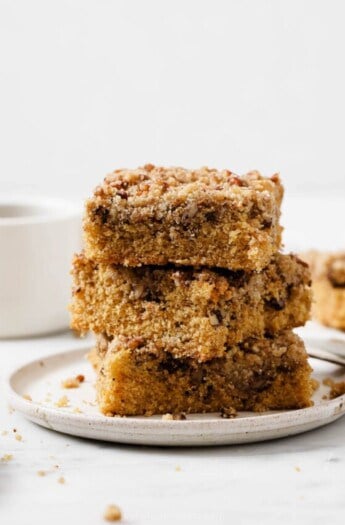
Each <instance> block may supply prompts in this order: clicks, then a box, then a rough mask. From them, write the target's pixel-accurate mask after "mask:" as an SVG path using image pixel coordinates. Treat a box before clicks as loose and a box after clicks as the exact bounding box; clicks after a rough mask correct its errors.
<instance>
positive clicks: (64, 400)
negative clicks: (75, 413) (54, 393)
mask: <svg viewBox="0 0 345 525" xmlns="http://www.w3.org/2000/svg"><path fill="white" fill-rule="evenodd" d="M55 406H56V407H58V408H63V407H68V406H69V399H68V397H67V396H62V397H60V399H59V400H58V401H57V402H56V403H55Z"/></svg>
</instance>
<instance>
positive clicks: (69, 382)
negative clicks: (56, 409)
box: [61, 374, 85, 388]
mask: <svg viewBox="0 0 345 525" xmlns="http://www.w3.org/2000/svg"><path fill="white" fill-rule="evenodd" d="M84 379H85V378H84V376H83V375H81V374H79V375H77V376H75V377H68V378H67V379H65V380H64V381H62V382H61V386H62V388H79V386H80V383H83V382H84Z"/></svg>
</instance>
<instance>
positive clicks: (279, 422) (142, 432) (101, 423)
mask: <svg viewBox="0 0 345 525" xmlns="http://www.w3.org/2000/svg"><path fill="white" fill-rule="evenodd" d="M87 351H88V347H85V346H83V347H80V346H79V347H77V348H70V349H69V350H65V351H63V352H56V353H54V354H49V355H47V356H42V357H40V358H37V359H33V360H30V361H28V362H26V363H24V364H23V365H21V366H19V367H16V368H14V369H13V370H12V371H11V372H10V373H9V374H7V377H6V378H5V395H6V397H7V399H8V402H9V405H10V406H11V407H12V408H14V409H15V410H17V411H18V412H20V413H21V414H22V415H24V416H25V417H26V418H27V419H29V420H31V421H34V422H35V423H37V424H39V425H41V426H44V427H46V428H50V429H52V430H54V431H58V432H62V433H68V434H72V435H74V436H79V437H87V438H91V439H98V440H105V441H114V442H122V443H126V442H127V443H135V442H136V441H135V440H134V441H133V439H132V438H133V436H134V437H135V436H137V437H138V441H137V443H138V444H140V438H142V444H149V445H150V444H151V443H150V442H149V441H148V439H149V436H150V435H152V433H154V434H155V435H156V437H157V438H158V441H157V442H153V443H152V444H153V445H154V446H157V445H163V446H164V445H165V443H164V441H169V443H167V445H168V446H171V445H175V446H180V445H181V446H186V443H185V442H183V443H181V444H179V443H173V441H174V440H175V439H179V438H185V439H187V440H188V437H191V438H193V436H194V437H195V438H196V441H197V443H195V444H200V445H207V444H213V443H208V442H207V438H209V440H211V441H212V438H214V441H215V442H214V444H215V445H217V444H226V438H224V439H225V441H224V439H223V440H222V441H221V442H220V443H218V441H217V437H219V436H224V435H227V436H228V438H229V442H228V444H235V443H240V442H242V440H239V441H236V436H237V435H243V434H245V435H246V436H245V437H246V439H245V441H246V442H250V441H252V442H259V441H263V440H267V439H276V438H279V437H284V436H289V435H292V434H297V433H298V434H299V433H302V432H305V431H307V430H311V429H313V428H318V427H321V426H324V425H327V424H329V423H331V422H332V421H335V420H336V419H338V418H340V417H341V416H342V415H344V413H345V394H343V395H341V396H339V397H337V398H335V399H330V400H325V401H324V402H323V403H322V404H317V405H314V406H311V407H307V408H301V409H292V410H286V411H272V412H262V413H255V415H253V416H247V415H246V416H245V417H243V418H233V419H223V418H221V417H219V416H218V417H217V416H216V417H215V415H216V414H217V413H213V414H199V415H198V414H196V415H187V419H186V420H173V421H171V420H165V419H162V418H161V416H153V417H145V416H130V417H107V416H104V415H102V414H96V415H94V414H92V415H90V414H88V415H86V414H79V413H72V412H65V411H62V410H61V409H60V408H57V407H51V406H45V405H41V404H39V403H37V402H35V401H29V400H27V399H25V398H24V397H22V395H20V394H19V393H18V392H16V391H15V389H14V386H13V382H14V381H15V379H16V376H17V375H18V374H20V373H23V372H24V371H25V369H29V368H31V367H33V366H37V365H38V366H40V362H42V361H50V360H51V361H53V360H54V359H55V360H57V359H63V358H64V357H68V358H72V356H75V357H77V356H78V355H80V357H82V355H85V353H86V352H87ZM198 416H200V417H202V419H192V418H193V417H198ZM207 416H209V418H208V417H207ZM211 417H212V419H211ZM61 423H63V426H65V425H66V424H68V425H69V426H70V432H66V431H62V430H59V429H58V428H54V425H55V424H58V426H59V424H61ZM83 425H86V426H88V427H89V428H90V427H94V426H95V427H97V426H98V427H99V429H100V430H101V429H102V428H104V429H106V430H115V431H119V432H120V433H122V434H128V436H130V435H131V439H129V441H126V440H124V439H120V440H117V439H111V436H108V437H92V436H89V435H88V436H83V434H82V433H81V432H80V431H79V430H78V429H79V428H80V427H81V426H83ZM304 427H306V428H304ZM75 429H76V430H77V431H76V430H75ZM275 430H276V431H279V430H282V431H283V434H281V435H276V436H275V435H273V436H272V437H260V436H258V437H257V438H255V439H253V440H250V434H253V435H254V434H255V435H257V434H260V432H264V433H265V432H267V431H272V432H273V433H274V431H275ZM167 434H169V435H170V436H171V439H170V440H169V439H168V440H164V436H166V435H167ZM201 435H202V436H203V440H204V441H205V440H206V442H202V439H201ZM197 436H199V438H200V439H198V437H197ZM160 437H161V438H162V439H163V441H162V442H160V441H159V438H160ZM199 441H200V443H199Z"/></svg>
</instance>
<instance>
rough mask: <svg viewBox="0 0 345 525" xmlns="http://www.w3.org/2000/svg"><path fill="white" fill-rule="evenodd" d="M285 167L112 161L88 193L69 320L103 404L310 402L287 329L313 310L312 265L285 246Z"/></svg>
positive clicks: (213, 406) (200, 406)
mask: <svg viewBox="0 0 345 525" xmlns="http://www.w3.org/2000/svg"><path fill="white" fill-rule="evenodd" d="M282 197H283V187H282V185H281V182H280V179H279V177H278V176H277V175H274V176H272V177H270V178H266V177H263V176H261V175H260V174H259V173H258V172H251V173H248V174H247V175H244V176H242V177H238V176H236V175H234V174H233V173H231V172H230V171H228V170H224V171H217V170H214V169H208V168H202V169H199V170H186V169H182V168H160V167H155V166H153V165H146V166H144V167H142V168H139V169H136V170H116V171H115V172H114V173H112V174H111V175H109V176H107V177H106V178H105V180H104V182H103V184H102V185H100V186H99V187H98V188H96V190H95V192H94V194H93V196H92V197H91V199H90V200H88V201H87V203H86V210H85V216H84V241H85V247H84V251H83V252H82V253H81V254H78V255H76V256H75V258H74V261H73V270H72V274H73V280H74V285H73V299H72V303H71V306H70V309H71V314H72V323H71V325H72V327H73V328H74V329H75V330H77V331H79V332H80V333H86V332H88V331H92V332H94V333H95V334H96V344H95V348H94V349H93V350H92V351H91V353H90V355H89V359H90V361H91V363H92V365H93V366H94V368H95V369H96V371H97V383H96V387H97V397H98V403H99V407H100V410H101V411H102V412H103V413H104V414H106V415H152V414H172V415H173V416H176V417H178V415H179V414H185V413H199V412H219V413H221V414H222V415H223V417H231V416H233V415H234V414H235V413H236V411H237V410H253V411H262V410H268V409H287V408H301V407H307V406H309V405H310V404H311V395H312V380H311V376H310V373H311V369H310V366H309V364H308V361H307V354H306V351H305V348H304V344H303V342H302V340H301V339H300V338H299V337H298V336H297V335H295V334H294V333H293V332H292V329H293V328H294V327H298V326H302V325H303V324H304V323H305V322H306V321H307V320H308V318H309V311H310V306H311V291H310V285H311V282H310V273H309V269H308V265H307V264H306V263H304V262H302V261H301V260H299V259H298V258H297V257H296V256H294V255H291V254H287V255H284V254H282V253H280V251H279V250H280V247H281V232H282V229H281V226H280V224H279V219H280V207H281V201H282Z"/></svg>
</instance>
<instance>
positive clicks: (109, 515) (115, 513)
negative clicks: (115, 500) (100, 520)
mask: <svg viewBox="0 0 345 525" xmlns="http://www.w3.org/2000/svg"><path fill="white" fill-rule="evenodd" d="M103 517H104V519H105V520H106V521H120V520H121V519H122V513H121V510H120V509H119V507H118V506H117V505H108V507H107V508H106V509H105V513H104V515H103Z"/></svg>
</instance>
